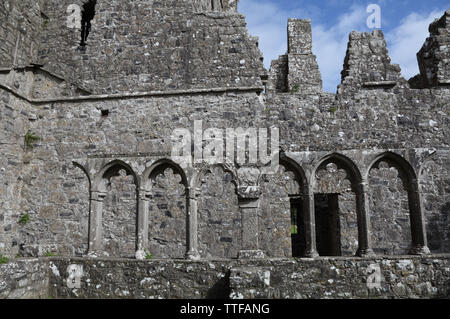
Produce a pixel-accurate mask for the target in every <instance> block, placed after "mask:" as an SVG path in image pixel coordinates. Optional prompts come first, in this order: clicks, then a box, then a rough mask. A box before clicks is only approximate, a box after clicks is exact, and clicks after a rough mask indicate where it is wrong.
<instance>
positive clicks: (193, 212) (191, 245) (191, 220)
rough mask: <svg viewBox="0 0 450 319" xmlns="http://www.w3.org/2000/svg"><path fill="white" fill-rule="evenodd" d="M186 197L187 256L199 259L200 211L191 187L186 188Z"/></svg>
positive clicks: (191, 258)
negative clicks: (198, 218) (198, 217)
mask: <svg viewBox="0 0 450 319" xmlns="http://www.w3.org/2000/svg"><path fill="white" fill-rule="evenodd" d="M186 198H187V202H186V203H187V208H186V211H187V214H188V218H187V222H188V225H187V230H188V234H187V252H186V258H187V259H190V260H199V259H200V254H199V252H198V221H197V213H198V202H197V198H196V196H195V194H194V193H193V192H192V190H191V189H189V188H187V189H186Z"/></svg>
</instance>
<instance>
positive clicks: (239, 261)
mask: <svg viewBox="0 0 450 319" xmlns="http://www.w3.org/2000/svg"><path fill="white" fill-rule="evenodd" d="M405 259H406V260H431V261H432V260H446V259H450V254H436V255H424V256H420V255H397V256H387V255H379V256H370V257H352V256H349V257H316V258H298V257H295V258H294V257H292V258H264V259H250V260H245V259H244V260H242V259H220V258H215V259H200V260H189V259H150V260H137V259H127V258H108V257H99V258H92V257H39V258H36V257H32V258H19V259H10V261H9V262H8V263H14V262H22V261H25V262H36V261H42V262H47V261H48V262H51V261H74V262H81V263H82V262H118V263H120V262H132V263H143V262H144V263H172V262H177V263H184V264H202V263H213V262H220V263H230V264H231V263H236V264H248V263H258V264H270V263H277V262H281V263H284V262H311V261H333V260H335V261H358V262H361V261H380V260H405ZM8 263H7V264H4V265H3V266H5V265H8Z"/></svg>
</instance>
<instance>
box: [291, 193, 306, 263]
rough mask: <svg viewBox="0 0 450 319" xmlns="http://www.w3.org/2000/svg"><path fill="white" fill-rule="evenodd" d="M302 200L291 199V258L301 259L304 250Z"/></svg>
mask: <svg viewBox="0 0 450 319" xmlns="http://www.w3.org/2000/svg"><path fill="white" fill-rule="evenodd" d="M302 212H303V200H302V199H301V198H291V239H292V257H303V256H304V255H305V250H306V238H305V223H304V219H303V213H302Z"/></svg>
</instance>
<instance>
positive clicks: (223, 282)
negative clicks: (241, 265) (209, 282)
mask: <svg viewBox="0 0 450 319" xmlns="http://www.w3.org/2000/svg"><path fill="white" fill-rule="evenodd" d="M230 276H231V271H227V273H226V274H225V276H224V277H223V278H222V279H220V280H219V281H218V282H216V283H215V284H214V286H212V287H211V289H209V290H208V293H207V295H206V299H229V298H230V293H231V287H230Z"/></svg>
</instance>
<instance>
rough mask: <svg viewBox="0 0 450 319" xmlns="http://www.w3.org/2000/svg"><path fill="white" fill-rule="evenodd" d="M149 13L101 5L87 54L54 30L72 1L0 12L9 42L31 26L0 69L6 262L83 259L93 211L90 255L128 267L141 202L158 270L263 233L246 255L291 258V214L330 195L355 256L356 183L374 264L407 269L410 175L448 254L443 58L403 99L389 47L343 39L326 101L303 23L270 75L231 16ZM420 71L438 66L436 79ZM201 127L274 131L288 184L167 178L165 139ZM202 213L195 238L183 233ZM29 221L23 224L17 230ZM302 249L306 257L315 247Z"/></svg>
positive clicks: (214, 174)
mask: <svg viewBox="0 0 450 319" xmlns="http://www.w3.org/2000/svg"><path fill="white" fill-rule="evenodd" d="M70 3H79V4H80V5H82V1H78V2H77V1H70ZM145 3H146V4H145V5H144V1H130V2H128V3H127V4H123V2H119V1H117V2H116V1H110V2H109V3H108V5H107V4H106V2H105V1H97V5H96V16H95V18H94V20H93V22H92V29H91V32H90V34H89V37H88V40H87V44H88V45H87V46H85V47H80V45H79V40H80V32H79V30H73V29H67V28H64V27H61V26H62V25H64V23H65V20H64V17H65V15H66V13H65V8H66V7H67V5H68V1H58V2H56V3H53V2H52V3H48V2H46V1H42V2H40V3H39V4H40V6H37V5H36V2H30V3H28V2H21V3H20V4H17V2H14V1H6V2H4V4H2V5H0V6H3V7H0V14H2V15H3V16H5V17H8V19H5V20H3V19H2V21H5V22H3V23H4V25H2V30H10V29H11V28H12V26H11V25H14V24H8V23H11V22H8V21H14V19H17V21H27V23H26V24H25V25H24V27H23V28H25V30H26V32H24V33H23V34H25V35H27V36H28V35H29V38H27V36H24V35H22V38H20V39H21V40H20V41H18V43H19V45H18V46H17V45H16V43H17V40H14V39H17V37H18V36H19V35H18V33H17V35H15V36H13V33H14V32H11V31H2V32H1V33H0V37H3V36H8V37H9V38H8V40H7V41H6V42H5V43H7V45H6V46H2V49H3V51H2V55H1V57H2V58H1V59H0V65H1V68H2V69H1V70H0V80H1V82H0V84H1V87H0V88H1V90H0V119H1V121H0V127H1V130H0V134H1V135H0V136H1V137H2V138H1V140H2V143H0V152H1V153H2V154H4V156H2V157H1V159H0V167H1V171H0V183H1V185H2V187H0V202H1V204H0V209H1V210H0V226H1V228H0V230H1V232H0V245H1V246H0V254H2V255H5V256H8V257H11V258H14V257H15V256H22V257H42V256H45V255H46V254H48V253H49V252H51V253H55V254H59V255H61V256H67V257H72V256H85V255H86V253H87V252H88V249H89V233H90V232H91V236H92V231H93V229H91V230H90V227H89V219H90V218H92V211H93V206H92V205H93V204H94V205H97V203H98V201H93V199H95V196H98V195H99V194H100V195H101V196H105V197H104V199H102V200H101V201H102V205H103V208H102V213H103V218H102V220H101V221H100V222H99V223H101V225H102V228H103V235H102V238H101V239H99V245H100V246H99V247H101V248H102V249H101V250H102V253H107V255H109V256H111V257H127V258H129V257H131V258H134V254H135V250H136V248H137V247H135V246H136V232H137V231H136V229H137V228H138V224H139V217H140V216H145V213H144V212H143V211H142V210H141V211H139V207H142V205H141V206H140V205H139V203H145V205H146V206H144V208H145V209H144V210H145V211H146V212H147V214H148V234H147V235H146V242H147V246H146V247H145V249H146V250H147V251H148V252H150V253H152V254H153V257H154V258H158V259H159V258H162V259H170V258H185V256H186V253H188V256H189V252H191V253H192V248H193V245H195V248H196V249H197V251H196V252H195V253H197V254H198V257H200V258H202V259H205V258H206V259H222V258H225V259H228V258H237V257H238V256H239V253H240V251H242V250H245V249H246V248H248V245H249V244H251V243H252V238H248V236H247V235H248V232H249V230H251V231H254V230H255V229H256V233H257V234H258V236H257V243H258V246H257V247H256V248H258V249H259V250H261V251H262V252H264V254H265V256H266V257H267V258H278V257H281V258H286V257H291V256H292V252H293V249H292V245H293V242H292V238H291V232H290V230H291V218H290V209H291V200H293V199H294V200H303V201H304V200H305V198H308V197H307V195H308V194H309V195H311V194H319V193H328V194H339V196H338V200H339V225H340V231H339V234H337V236H338V237H336V238H339V241H340V243H341V245H340V255H342V256H354V255H355V254H357V253H358V251H359V248H360V247H359V246H360V241H361V238H360V235H361V229H360V227H361V220H360V218H361V217H359V216H358V214H359V212H360V208H358V205H357V202H358V200H359V198H361V197H360V196H359V195H358V194H360V190H359V188H358V187H360V186H359V184H360V183H361V180H360V179H359V177H358V176H357V175H358V173H359V174H360V175H361V178H363V179H364V182H365V187H366V189H365V190H366V192H367V199H366V201H367V203H369V209H368V210H367V218H368V219H369V220H370V224H371V232H370V234H369V236H370V239H371V241H372V246H373V247H372V248H373V250H374V252H375V253H376V254H378V255H404V254H408V253H410V251H411V248H414V247H413V241H414V240H415V238H413V236H412V234H411V232H412V230H411V229H412V228H413V225H412V224H411V223H412V222H413V223H416V222H417V221H415V220H414V219H413V220H411V205H415V204H414V203H413V202H410V201H409V199H408V195H410V192H409V190H408V189H410V188H411V187H412V186H411V178H410V176H409V175H408V174H409V173H410V172H411V169H412V171H413V172H414V173H415V174H416V177H417V186H418V187H419V190H420V196H421V201H420V202H419V204H420V205H421V209H422V211H423V216H424V222H425V228H426V242H427V245H428V248H429V249H430V250H431V252H432V253H435V254H438V253H449V252H450V229H449V223H448V220H449V217H448V216H449V214H450V211H449V207H450V206H449V199H448V194H449V185H450V180H449V177H448V176H450V175H449V173H450V172H449V170H450V152H449V142H448V135H449V130H448V127H449V126H448V125H449V114H450V105H449V102H448V100H449V98H448V96H449V95H448V94H449V93H448V85H447V84H446V82H445V81H444V80H445V79H447V80H448V70H449V67H448V59H447V60H446V54H447V53H446V52H448V51H445V50H442V49H441V51H442V52H441V51H439V52H438V51H436V50H435V49H434V48H435V46H433V48H432V49H430V47H431V46H430V45H428V46H427V44H425V45H424V48H422V50H421V52H419V54H418V60H419V65H420V66H421V67H420V69H421V74H420V75H418V76H417V77H416V78H415V80H414V81H412V80H411V81H410V83H409V82H408V81H406V80H405V79H403V77H402V76H401V74H400V69H399V67H398V66H396V65H392V64H391V63H390V58H389V56H388V52H387V49H386V43H385V41H384V38H383V34H382V32H381V31H375V32H373V33H357V32H353V33H352V34H351V35H350V37H349V46H348V51H347V56H346V58H345V61H343V72H342V84H341V85H340V86H339V88H338V91H337V94H330V93H324V92H323V91H322V82H321V77H320V72H319V69H318V66H317V63H316V61H315V57H314V55H313V54H312V52H311V35H310V22H309V21H307V20H290V21H289V22H288V35H289V36H288V38H289V43H288V48H289V50H288V52H287V54H286V55H285V56H282V57H280V59H279V60H278V61H274V62H273V63H272V69H271V70H269V71H268V72H266V71H265V70H264V68H263V66H262V57H261V54H260V52H259V50H258V49H257V45H256V40H255V39H254V38H251V37H249V35H248V33H247V30H246V26H245V20H244V17H243V16H242V15H240V14H238V13H237V12H236V11H235V10H234V9H232V8H231V9H230V10H228V9H226V10H210V9H211V8H206V9H204V8H203V7H202V4H199V5H198V6H197V5H196V4H193V3H192V2H189V1H176V3H177V6H175V7H173V8H172V5H173V4H172V2H170V3H169V2H167V1H151V3H150V4H149V2H148V1H145ZM21 6H24V7H23V8H22V7H21ZM24 8H26V9H27V10H25V9H24ZM169 8H172V9H170V10H169ZM199 8H200V9H199ZM30 9H31V10H30ZM33 10H34V11H33ZM205 10H206V11H205ZM25 12H27V15H28V14H30V15H31V18H30V17H27V18H26V19H24V16H25ZM148 15H150V16H151V17H152V18H151V19H143V17H145V16H148ZM448 19H449V11H447V12H446V13H445V14H444V16H443V18H441V19H440V20H439V22H436V23H434V24H433V25H432V26H431V27H430V38H429V39H427V40H426V41H427V42H426V43H435V42H436V43H440V44H441V46H440V47H442V43H446V42H445V39H447V41H448V34H449V33H448V32H449V24H448V22H446V21H448ZM122 21H127V22H129V23H123V24H122ZM443 21H444V22H443ZM28 23H30V24H29V25H28ZM125 25H126V26H128V27H125ZM433 26H434V27H433ZM436 26H439V28H438V27H436ZM8 28H9V29H8ZM135 28H137V29H138V30H140V31H141V32H140V33H139V32H138V34H141V36H138V35H136V34H135V33H134V31H133V30H135ZM31 30H39V31H38V32H37V34H40V36H37V35H36V36H32V35H33V34H34V33H33V32H36V31H31ZM20 34H22V33H20ZM179 34H182V36H181V37H180V36H178V35H179ZM194 35H195V37H194ZM14 41H16V43H14ZM22 41H23V42H22ZM26 41H34V42H33V43H35V44H36V46H34V44H33V48H34V49H33V50H36V52H34V51H27V50H28V49H30V48H31V46H30V45H29V44H26V45H25V43H26ZM143 41H148V43H142V42H143ZM21 43H24V44H23V47H22V44H21ZM156 43H159V44H158V46H159V47H160V48H157V47H155V45H156ZM14 45H16V47H17V49H16V47H14ZM145 46H147V47H145ZM13 47H14V49H13ZM37 48H39V49H37ZM216 49H217V50H218V51H217V52H216V51H215V50H216ZM208 50H209V51H208ZM427 50H428V51H430V52H429V54H428V53H427V54H425V53H424V52H425V51H427ZM144 51H145V52H144ZM213 51H214V52H213ZM219 51H220V52H219ZM30 52H31V53H30ZM424 55H427V56H432V57H433V58H432V59H431V60H427V63H428V64H427V63H424V62H421V58H420V57H421V56H424ZM115 59H120V61H119V60H115ZM159 61H167V63H157V62H159ZM363 61H364V63H363ZM367 61H368V62H367ZM445 61H447V62H445ZM31 63H35V64H33V65H31ZM425 64H426V65H427V66H424V65H425ZM41 65H42V67H41ZM430 65H431V66H430ZM427 67H428V68H435V70H438V71H434V73H433V74H439V76H437V77H439V81H437V80H436V81H434V82H432V84H427V85H424V84H423V83H424V81H425V78H427V76H428V74H430V72H428V71H424V69H426V68H427ZM305 79H307V80H305ZM417 79H419V80H417ZM443 79H444V80H443ZM419 82H420V83H422V84H420V85H419V84H417V83H419ZM263 85H265V88H266V90H265V93H262V92H263ZM425 87H426V88H425ZM99 94H104V95H99ZM105 112H106V113H105ZM105 114H106V115H105ZM195 120H202V121H203V128H204V129H206V128H210V127H216V128H228V127H230V128H238V127H242V128H250V127H257V128H259V127H261V128H264V127H278V128H279V129H280V142H281V145H280V146H281V149H282V150H283V151H284V154H285V160H284V161H283V162H282V164H283V165H282V167H281V170H280V172H278V174H276V175H273V176H250V177H249V176H247V173H246V170H245V169H242V168H240V167H237V166H235V165H233V166H231V167H220V166H216V167H208V166H205V165H199V166H196V167H194V168H193V169H190V170H179V169H178V167H177V166H174V165H172V164H171V163H170V162H169V161H168V159H170V151H171V147H172V145H171V140H170V136H171V133H172V131H173V130H174V129H176V128H180V127H181V128H188V129H190V130H191V131H192V129H193V123H194V121H195ZM29 131H30V132H34V133H35V134H36V135H37V136H39V138H40V139H39V141H36V142H35V143H33V145H31V146H27V145H25V144H26V143H25V142H24V136H25V134H26V133H27V132H29ZM3 141H4V142H3ZM335 154H339V155H335ZM382 154H384V155H385V156H380V155H382ZM392 154H395V155H394V156H392ZM109 163H112V164H114V163H115V164H116V165H108V164H109ZM155 163H156V164H158V163H162V165H155ZM154 165H155V167H153V166H154ZM355 167H356V169H355ZM151 168H155V169H153V170H152V174H150V175H146V172H148V170H149V169H151ZM413 182H414V181H413ZM99 185H100V186H101V187H100V186H99ZM249 186H258V187H259V191H260V194H259V195H257V197H258V198H259V206H258V207H257V208H256V216H257V220H258V221H259V222H258V223H257V226H256V228H255V227H253V228H251V229H249V228H248V227H249V226H248V225H251V224H248V223H247V222H248V221H247V220H243V215H242V214H243V212H244V211H245V209H250V211H253V212H254V211H255V210H252V207H250V208H248V206H246V205H248V200H249V199H248V198H245V195H243V194H242V193H240V190H241V189H242V188H246V187H249ZM99 187H100V188H101V191H100V192H99V189H100V188H99ZM103 187H104V188H103ZM305 196H306V197H305ZM411 196H413V195H410V197H411ZM309 198H311V197H309ZM250 199H251V200H254V198H250ZM301 205H303V204H301ZM194 206H195V208H196V211H197V214H196V218H197V222H196V224H195V225H196V227H197V229H196V231H195V229H193V228H190V227H193V226H192V220H190V219H189V218H188V217H187V216H188V214H187V212H191V209H193V207H194ZM303 208H304V207H303ZM141 209H142V208H141ZM24 214H28V215H29V216H30V221H29V222H28V223H27V224H25V225H23V224H21V223H19V222H18V221H19V219H20V218H21V217H22V216H23V215H24ZM90 216H91V217H90ZM303 226H304V227H306V226H305V225H303ZM193 231H195V236H194V237H193ZM416 233H417V232H416ZM144 242H145V241H144ZM299 245H300V246H301V247H299V249H300V251H302V252H303V253H306V252H305V249H306V248H305V247H306V246H305V245H307V243H304V242H303V243H300V244H299ZM91 246H92V245H91ZM250 246H251V245H250ZM250 248H255V247H254V246H251V247H250ZM191 257H192V255H191Z"/></svg>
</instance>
